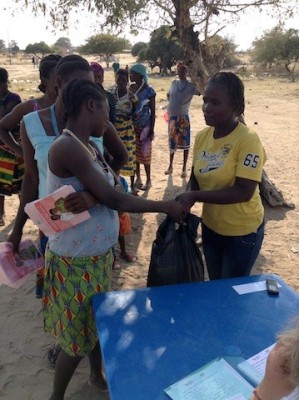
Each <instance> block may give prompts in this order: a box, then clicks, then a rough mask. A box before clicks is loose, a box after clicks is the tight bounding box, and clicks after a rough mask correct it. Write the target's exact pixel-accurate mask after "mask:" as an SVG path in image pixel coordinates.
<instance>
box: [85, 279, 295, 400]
mask: <svg viewBox="0 0 299 400" xmlns="http://www.w3.org/2000/svg"><path fill="white" fill-rule="evenodd" d="M266 277H272V278H274V279H276V280H277V281H278V282H279V283H280V284H281V285H282V287H281V288H280V294H279V296H277V297H274V296H271V295H269V294H268V293H267V292H266V291H261V292H255V293H250V294H244V295H239V294H238V293H237V292H236V291H235V290H234V289H233V288H232V286H233V285H237V284H243V283H251V282H256V281H261V280H265V279H266ZM93 308H94V311H95V315H96V323H97V327H98V332H99V338H100V343H101V348H102V353H103V358H104V365H105V370H106V375H107V381H108V386H109V393H110V398H111V400H156V399H164V400H166V399H168V400H169V397H168V396H167V395H166V394H165V393H164V389H165V388H166V387H168V386H169V385H171V384H173V383H174V382H176V381H177V380H179V379H181V378H183V377H185V376H186V375H188V374H190V373H191V372H193V371H195V370H196V369H198V368H200V367H202V366H203V365H205V364H207V363H208V362H210V361H211V360H213V359H214V358H216V357H232V356H240V357H244V358H245V359H247V358H249V357H251V356H253V355H254V354H256V353H258V352H259V351H261V350H263V349H264V348H266V347H268V346H270V345H271V344H272V343H274V342H275V335H276V333H277V332H278V331H279V330H281V328H283V327H284V326H285V325H286V324H287V323H288V322H289V320H290V319H292V318H293V317H295V316H298V315H299V295H298V294H297V293H296V292H295V291H294V290H293V289H291V288H290V287H289V286H287V285H286V283H284V282H283V281H282V280H281V279H280V278H279V277H277V276H273V275H256V276H250V277H246V278H234V279H224V280H218V281H210V282H202V283H191V284H182V285H174V286H163V287H155V288H145V289H138V290H126V291H118V292H109V293H106V294H105V293H103V294H98V295H96V296H95V297H94V299H93Z"/></svg>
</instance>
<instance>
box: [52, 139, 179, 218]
mask: <svg viewBox="0 0 299 400" xmlns="http://www.w3.org/2000/svg"><path fill="white" fill-rule="evenodd" d="M49 166H50V169H51V171H52V172H53V173H54V174H56V175H58V176H63V174H64V173H65V171H67V172H68V173H69V175H70V176H76V177H77V178H78V179H79V181H80V182H81V183H82V184H83V185H84V186H85V188H86V190H88V191H89V192H90V193H91V194H92V195H93V196H94V197H95V199H96V200H97V202H98V203H100V204H104V205H106V206H107V207H109V208H111V209H113V210H117V211H128V212H135V213H139V212H163V213H167V214H169V215H170V216H171V217H172V218H173V219H175V220H177V221H181V220H182V219H183V217H184V212H185V209H184V207H182V206H181V205H180V204H179V203H178V202H176V201H173V200H171V201H152V200H146V199H143V198H140V197H136V196H131V195H128V194H125V193H121V192H119V191H117V190H115V189H114V187H113V186H111V185H110V184H109V183H108V181H107V179H106V178H105V177H104V176H103V174H102V173H101V172H100V171H99V167H98V166H97V164H96V163H95V162H94V161H92V159H91V158H90V157H89V155H88V154H87V153H86V152H84V151H82V147H81V146H80V145H78V143H76V142H75V141H73V140H70V138H68V137H60V138H59V139H57V140H56V141H55V142H54V143H53V145H52V147H51V150H50V154H49ZM95 182H97V184H95Z"/></svg>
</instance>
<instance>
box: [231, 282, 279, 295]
mask: <svg viewBox="0 0 299 400" xmlns="http://www.w3.org/2000/svg"><path fill="white" fill-rule="evenodd" d="M277 286H278V287H281V284H280V283H278V282H277ZM233 289H234V290H235V291H236V292H237V293H238V294H247V293H254V292H262V291H263V290H267V287H266V281H259V282H253V283H244V284H243V285H234V286H233Z"/></svg>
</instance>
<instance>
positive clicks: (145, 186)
mask: <svg viewBox="0 0 299 400" xmlns="http://www.w3.org/2000/svg"><path fill="white" fill-rule="evenodd" d="M151 187H152V184H151V182H149V183H146V184H145V185H142V186H141V188H140V189H141V190H144V191H146V190H149V189H150V188H151Z"/></svg>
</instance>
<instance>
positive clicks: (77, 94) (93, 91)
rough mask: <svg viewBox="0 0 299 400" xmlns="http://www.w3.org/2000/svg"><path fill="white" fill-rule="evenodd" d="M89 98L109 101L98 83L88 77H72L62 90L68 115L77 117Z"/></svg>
mask: <svg viewBox="0 0 299 400" xmlns="http://www.w3.org/2000/svg"><path fill="white" fill-rule="evenodd" d="M89 99H92V100H95V101H99V102H107V99H106V95H105V94H104V93H103V91H102V90H101V88H99V86H98V85H97V84H96V83H94V82H92V81H89V80H88V79H72V80H71V81H70V82H69V83H68V84H67V86H66V87H65V88H64V89H63V91H62V101H63V104H64V108H65V112H66V117H76V116H77V115H78V114H79V111H80V108H81V106H82V104H83V103H84V102H86V101H87V100H89Z"/></svg>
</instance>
